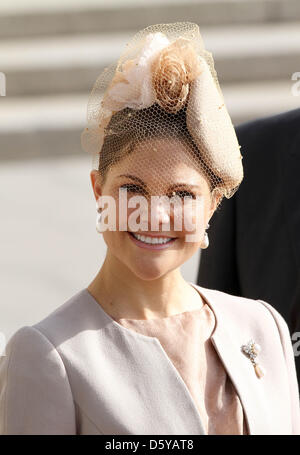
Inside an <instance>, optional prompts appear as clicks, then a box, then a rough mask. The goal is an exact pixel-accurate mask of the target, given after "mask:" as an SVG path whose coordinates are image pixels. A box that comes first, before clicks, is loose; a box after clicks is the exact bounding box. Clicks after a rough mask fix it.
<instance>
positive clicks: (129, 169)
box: [91, 139, 217, 280]
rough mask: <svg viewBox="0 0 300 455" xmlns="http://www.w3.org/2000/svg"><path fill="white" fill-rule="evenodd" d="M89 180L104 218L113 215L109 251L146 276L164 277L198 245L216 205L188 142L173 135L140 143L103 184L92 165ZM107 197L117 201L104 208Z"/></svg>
mask: <svg viewBox="0 0 300 455" xmlns="http://www.w3.org/2000/svg"><path fill="white" fill-rule="evenodd" d="M91 181H92V185H93V190H94V195H95V198H96V200H98V201H101V200H102V202H103V201H104V200H105V201H108V203H107V205H106V208H107V209H104V210H103V211H102V215H103V216H105V217H106V222H107V220H108V216H110V220H112V219H114V223H112V224H111V229H112V230H105V231H104V232H103V237H104V240H105V243H106V245H107V247H108V254H111V255H113V256H114V257H115V258H116V259H117V260H118V261H120V262H121V263H122V264H123V265H125V266H126V267H128V268H129V269H130V270H131V271H132V272H133V273H134V274H135V275H136V276H137V277H139V278H141V279H144V280H153V279H158V278H160V277H162V276H163V275H165V274H167V273H169V272H171V271H172V270H174V269H176V268H178V267H180V266H181V265H182V264H183V263H184V262H186V261H187V260H188V259H189V258H190V257H191V256H192V255H193V254H194V253H195V252H196V251H197V250H198V248H199V246H200V244H201V241H202V239H203V235H204V231H205V228H206V225H207V223H208V221H209V219H210V218H211V216H212V214H213V212H214V210H215V208H216V205H217V200H216V201H214V200H213V199H212V196H211V192H210V188H209V184H208V181H207V179H206V178H205V177H204V175H203V174H202V172H201V169H199V167H198V166H197V163H196V162H195V160H194V158H192V156H191V154H190V152H189V149H188V147H187V145H185V144H184V143H182V142H181V141H179V140H176V139H174V140H172V141H170V140H169V139H168V140H167V141H165V140H164V139H155V140H153V139H152V140H151V141H145V142H141V143H140V144H139V145H138V146H136V148H135V150H134V151H133V152H131V153H130V154H128V155H127V156H125V157H124V158H122V159H121V160H120V161H119V162H117V163H116V164H115V165H114V166H112V167H111V169H110V170H109V171H108V173H107V175H106V178H105V181H104V183H103V184H101V183H100V181H99V175H98V172H97V171H96V170H93V171H91ZM162 196H163V197H162ZM159 197H162V198H161V199H159ZM172 198H173V201H176V204H175V205H172V204H168V201H169V202H170V201H171V200H172ZM109 201H113V202H114V203H115V205H113V204H112V205H110V207H109V208H108V205H109ZM137 201H138V202H137ZM121 202H122V204H123V205H122V207H123V208H122V209H121V210H120V203H121ZM103 207H104V205H103ZM124 208H125V210H124ZM112 212H114V213H112ZM179 218H180V219H181V222H180V219H179ZM102 221H103V220H102ZM114 224H115V226H113V225H114Z"/></svg>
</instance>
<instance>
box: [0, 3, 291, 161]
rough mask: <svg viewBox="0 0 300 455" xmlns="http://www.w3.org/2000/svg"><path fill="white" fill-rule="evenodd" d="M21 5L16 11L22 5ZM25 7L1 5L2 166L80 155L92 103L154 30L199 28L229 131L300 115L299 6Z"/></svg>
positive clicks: (66, 5)
mask: <svg viewBox="0 0 300 455" xmlns="http://www.w3.org/2000/svg"><path fill="white" fill-rule="evenodd" d="M18 3H20V5H18ZM23 3H24V2H21V0H15V1H14V3H13V4H14V6H17V8H16V9H13V8H12V5H7V4H6V5H5V6H4V5H2V6H0V71H1V72H3V73H4V74H5V76H6V96H5V97H4V96H2V97H0V158H1V159H2V160H3V159H5V160H11V159H22V158H26V159H27V158H29V157H43V156H49V155H50V156H56V155H57V156H61V155H70V154H78V153H83V152H82V150H81V146H80V133H81V131H82V129H83V128H84V126H85V117H86V105H87V100H88V95H89V93H90V90H91V88H92V86H93V83H94V81H95V80H96V78H97V76H98V75H99V73H100V72H101V71H102V70H103V69H104V67H106V66H107V65H108V64H110V63H112V62H113V61H115V60H116V59H117V58H118V57H119V55H120V52H121V51H122V50H123V49H124V46H125V43H126V41H128V40H129V39H130V38H131V37H132V36H133V34H134V33H135V32H136V31H137V30H139V29H141V28H144V27H146V26H147V25H150V24H155V23H166V22H176V21H183V20H187V21H192V22H196V23H198V24H199V26H200V30H201V33H202V36H203V38H204V42H205V45H206V48H207V49H208V50H209V51H211V52H212V53H213V55H214V58H215V66H216V70H217V73H218V76H219V80H220V83H221V86H222V89H223V93H224V96H225V100H226V104H227V107H228V110H229V112H230V114H231V116H232V119H233V122H234V123H235V124H237V123H240V122H242V121H246V120H249V119H252V118H256V117H262V116H266V115H270V114H272V113H278V112H281V111H286V110H289V109H293V108H296V107H300V96H298V97H297V96H293V94H292V90H291V89H292V84H293V83H294V82H293V81H292V80H291V77H292V74H294V73H296V72H300V2H299V0H200V1H199V0H197V1H186V2H183V0H180V1H179V0H152V1H151V2H148V1H146V2H143V3H142V4H141V2H138V1H137V0H126V1H124V0H123V1H121V0H119V1H117V0H114V1H110V2H107V1H106V2H104V1H99V0H98V1H96V0H86V1H83V0H65V1H64V2H58V1H57V0H54V1H52V2H51V4H49V5H48V4H43V5H40V4H38V3H37V2H36V1H34V0H31V1H29V2H27V3H26V7H24V5H23Z"/></svg>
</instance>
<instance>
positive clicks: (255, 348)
mask: <svg viewBox="0 0 300 455" xmlns="http://www.w3.org/2000/svg"><path fill="white" fill-rule="evenodd" d="M242 351H243V353H244V354H245V355H246V356H247V357H248V358H249V359H250V361H251V363H252V365H253V366H254V370H255V373H256V376H257V377H258V378H262V377H263V376H264V375H265V374H266V371H265V370H264V368H263V367H261V366H260V365H259V364H258V362H257V361H256V357H257V356H258V354H259V352H260V351H261V347H260V346H259V344H257V343H255V341H253V340H250V341H248V343H247V344H244V345H243V346H242Z"/></svg>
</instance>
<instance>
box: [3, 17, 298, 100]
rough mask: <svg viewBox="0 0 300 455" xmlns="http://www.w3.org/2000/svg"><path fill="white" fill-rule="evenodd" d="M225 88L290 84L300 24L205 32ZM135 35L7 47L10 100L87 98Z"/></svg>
mask: <svg viewBox="0 0 300 455" xmlns="http://www.w3.org/2000/svg"><path fill="white" fill-rule="evenodd" d="M201 32H202V36H203V38H204V42H205V45H206V48H207V49H208V50H209V51H211V52H212V53H213V56H214V58H215V64H216V70H217V72H218V75H219V79H220V81H221V83H230V82H246V81H257V80H267V79H284V78H286V79H290V77H291V74H292V73H294V72H296V71H300V66H299V65H300V22H291V23H283V24H263V25H250V26H234V27H228V26H226V27H210V28H209V27H203V28H202V29H201ZM132 36H133V33H122V34H120V33H119V34H113V35H111V34H102V35H85V36H59V37H56V38H45V37H44V38H41V39H39V40H38V41H37V40H35V39H34V40H32V39H26V40H11V41H4V42H2V43H1V44H0V71H2V72H4V73H5V75H6V81H7V82H6V93H7V96H9V97H12V96H23V95H24V96H31V95H37V96H41V95H45V94H58V93H60V94H65V93H75V92H78V93H80V92H85V91H86V92H89V91H90V90H91V88H92V85H93V83H94V82H95V80H96V78H97V76H98V75H99V74H100V72H101V71H102V70H103V69H104V68H105V67H106V66H108V65H109V64H111V63H113V62H114V61H116V60H117V59H118V58H119V56H120V53H121V52H122V51H123V50H124V48H125V44H126V42H127V41H128V40H129V39H130V38H131V37H132Z"/></svg>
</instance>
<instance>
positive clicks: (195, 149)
mask: <svg viewBox="0 0 300 455" xmlns="http://www.w3.org/2000/svg"><path fill="white" fill-rule="evenodd" d="M159 140H162V141H163V142H157V141H159ZM174 141H175V142H176V141H179V142H180V143H181V144H183V145H184V148H185V150H186V153H185V157H184V160H183V161H184V163H185V164H186V165H187V164H188V163H190V164H191V165H193V166H195V167H196V168H198V169H199V171H200V172H201V173H202V175H204V176H205V178H206V179H207V181H208V182H209V186H210V189H211V191H212V192H213V191H218V192H219V194H221V195H222V197H223V196H225V197H226V198H230V197H231V196H232V195H233V194H234V193H235V191H236V190H237V189H238V187H239V185H240V183H241V181H242V179H243V166H242V156H241V153H240V146H239V144H238V141H237V137H236V134H235V130H234V127H233V124H232V121H231V119H230V116H229V114H228V112H227V109H226V106H225V103H224V98H223V95H222V92H221V88H220V85H219V82H218V78H217V74H216V71H215V69H214V61H213V57H212V55H211V53H210V52H208V51H207V50H206V49H205V48H204V43H203V40H202V37H201V34H200V31H199V27H198V25H197V24H194V23H191V22H177V23H172V24H157V25H152V26H149V27H147V28H145V29H143V30H141V31H140V32H138V33H137V34H135V35H134V36H133V38H132V39H131V40H130V41H129V42H128V43H127V44H126V48H125V50H124V52H123V53H122V54H121V56H120V58H119V60H118V62H116V63H113V64H111V65H110V66H109V67H107V68H106V69H105V70H104V71H103V72H102V73H101V74H100V76H99V77H98V79H97V80H96V82H95V84H94V87H93V89H92V92H91V94H90V97H89V100H88V107H87V126H86V128H85V129H84V131H83V132H82V134H81V143H82V147H83V149H84V150H85V151H86V152H88V153H90V154H91V155H92V167H93V169H98V170H99V172H100V174H101V175H102V176H103V178H105V176H106V175H107V173H108V172H110V170H111V169H112V168H113V167H114V165H115V164H116V163H119V162H120V161H121V160H122V159H123V158H125V159H126V163H128V166H129V163H130V159H131V160H132V162H131V163H130V164H131V168H132V166H134V168H135V169H136V170H139V169H140V170H143V171H144V169H145V167H146V166H147V167H149V163H151V160H150V161H149V160H148V161H145V160H144V161H143V159H144V158H143V157H145V154H142V153H141V154H140V155H139V154H137V153H134V150H137V146H138V145H141V144H144V145H147V150H148V154H149V155H150V157H151V156H152V158H153V172H155V176H153V177H155V179H154V180H153V179H152V184H153V188H152V190H153V192H155V193H156V194H158V193H160V192H163V190H164V189H163V185H164V182H163V179H165V177H166V173H167V172H168V170H169V169H173V168H174V160H180V155H179V154H178V153H176V154H175V153H173V152H172V150H173V149H174V144H175V143H174ZM158 146H161V147H164V159H163V160H161V165H157V164H159V158H158V157H157V156H156V154H157V148H158ZM154 163H156V165H154ZM150 165H151V164H150Z"/></svg>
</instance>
